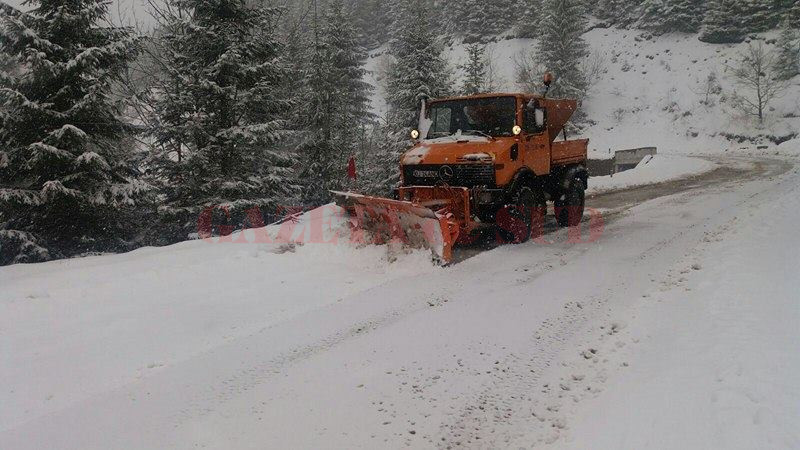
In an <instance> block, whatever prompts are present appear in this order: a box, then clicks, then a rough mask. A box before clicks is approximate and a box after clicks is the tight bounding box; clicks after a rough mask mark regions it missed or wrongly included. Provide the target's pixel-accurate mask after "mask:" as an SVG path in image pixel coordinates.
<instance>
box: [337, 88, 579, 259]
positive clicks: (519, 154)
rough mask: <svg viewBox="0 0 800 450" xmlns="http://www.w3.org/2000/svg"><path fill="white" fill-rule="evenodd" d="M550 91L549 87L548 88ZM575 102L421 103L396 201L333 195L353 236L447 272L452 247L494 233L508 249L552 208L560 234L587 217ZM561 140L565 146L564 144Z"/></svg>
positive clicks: (488, 99)
mask: <svg viewBox="0 0 800 450" xmlns="http://www.w3.org/2000/svg"><path fill="white" fill-rule="evenodd" d="M545 81H546V82H545V84H546V85H548V86H549V83H548V81H549V80H547V79H546V80H545ZM576 108H577V102H576V101H575V100H563V99H561V100H559V99H550V98H547V97H546V94H545V95H533V94H480V95H472V96H467V97H454V98H445V99H438V100H433V101H428V102H423V103H422V107H421V112H420V120H419V128H418V129H415V130H413V131H412V132H411V137H412V138H413V139H414V146H413V147H412V148H411V149H409V150H408V151H407V152H406V153H405V154H404V155H403V157H402V159H401V161H400V171H401V176H402V178H401V180H402V182H401V185H400V187H399V188H398V189H397V190H396V198H395V199H388V198H379V197H369V196H364V195H359V194H355V193H349V192H332V193H333V194H334V197H335V199H336V203H337V204H338V205H339V206H341V207H343V208H345V209H346V210H347V211H348V212H349V214H350V215H351V216H352V217H351V225H352V226H353V227H354V229H355V230H354V231H360V232H364V233H370V234H369V236H370V239H374V240H375V242H377V243H383V242H389V241H392V240H395V239H397V240H400V241H402V242H403V243H404V244H408V245H411V246H413V247H424V248H429V249H431V251H432V252H433V255H434V257H435V258H436V259H437V260H438V261H439V262H441V263H444V264H447V263H449V262H450V261H451V260H452V257H453V246H454V245H457V244H458V243H460V242H470V240H471V239H473V238H474V236H475V235H476V234H477V233H479V232H480V231H481V230H486V229H487V228H493V229H494V230H495V233H496V236H497V237H498V238H499V239H502V240H504V241H506V242H514V243H520V242H525V241H527V240H528V239H530V238H531V237H532V236H533V237H536V236H537V235H538V234H540V233H541V232H542V223H543V220H544V215H545V214H546V211H547V204H546V202H547V201H548V200H551V201H553V203H554V212H555V216H556V220H557V222H558V223H559V225H561V226H576V225H578V224H579V223H580V221H581V218H582V217H583V205H584V192H585V190H586V188H587V186H588V177H589V174H588V171H587V169H586V157H587V146H588V142H589V141H588V139H581V140H567V139H566V132H565V131H564V125H565V124H566V122H567V121H568V120H569V119H570V117H571V116H572V114H573V113H574V112H575V110H576ZM559 134H563V136H564V138H563V140H561V139H559V140H558V141H556V139H557V138H558V136H559Z"/></svg>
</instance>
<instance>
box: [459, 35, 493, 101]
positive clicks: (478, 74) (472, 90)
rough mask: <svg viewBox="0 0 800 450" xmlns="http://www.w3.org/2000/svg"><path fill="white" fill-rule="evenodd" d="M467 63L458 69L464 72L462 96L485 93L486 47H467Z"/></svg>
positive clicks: (478, 45) (472, 45) (476, 45)
mask: <svg viewBox="0 0 800 450" xmlns="http://www.w3.org/2000/svg"><path fill="white" fill-rule="evenodd" d="M466 50H467V61H466V62H465V63H464V64H462V65H459V66H458V68H459V69H460V70H461V71H463V72H464V81H463V83H462V85H461V93H462V94H463V95H473V94H480V93H483V92H486V88H487V86H486V84H487V83H486V75H487V67H486V66H487V62H486V46H485V45H481V44H471V45H468V46H467V49H466Z"/></svg>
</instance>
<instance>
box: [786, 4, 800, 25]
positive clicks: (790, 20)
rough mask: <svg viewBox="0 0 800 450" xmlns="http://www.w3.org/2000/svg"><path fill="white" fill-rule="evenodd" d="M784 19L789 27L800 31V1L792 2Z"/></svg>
mask: <svg viewBox="0 0 800 450" xmlns="http://www.w3.org/2000/svg"><path fill="white" fill-rule="evenodd" d="M783 17H784V19H783V20H784V21H785V24H786V26H787V27H789V28H794V29H795V30H800V1H798V0H791V6H788V7H787V8H786V9H785V11H784V12H783Z"/></svg>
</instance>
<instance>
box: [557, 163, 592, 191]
mask: <svg viewBox="0 0 800 450" xmlns="http://www.w3.org/2000/svg"><path fill="white" fill-rule="evenodd" d="M574 179H578V180H580V182H581V183H583V188H584V189H588V188H589V171H588V170H586V167H584V166H583V165H581V164H576V165H574V166H570V167H568V168H567V170H565V171H564V175H563V176H562V178H561V187H562V188H563V189H565V190H566V189H569V185H570V184H571V183H572V180H574Z"/></svg>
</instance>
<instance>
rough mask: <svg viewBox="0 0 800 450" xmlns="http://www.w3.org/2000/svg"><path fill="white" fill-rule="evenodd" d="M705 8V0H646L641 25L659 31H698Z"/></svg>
mask: <svg viewBox="0 0 800 450" xmlns="http://www.w3.org/2000/svg"><path fill="white" fill-rule="evenodd" d="M704 8H705V1H704V0H645V2H644V3H643V5H642V17H641V19H640V22H639V26H641V27H642V28H645V29H649V30H653V31H656V32H658V33H669V32H674V31H680V32H683V33H696V32H698V31H699V30H700V25H701V24H702V21H703V14H704V12H705V11H704Z"/></svg>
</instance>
